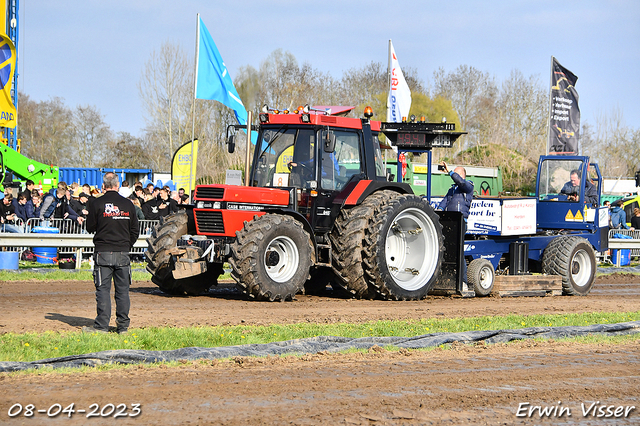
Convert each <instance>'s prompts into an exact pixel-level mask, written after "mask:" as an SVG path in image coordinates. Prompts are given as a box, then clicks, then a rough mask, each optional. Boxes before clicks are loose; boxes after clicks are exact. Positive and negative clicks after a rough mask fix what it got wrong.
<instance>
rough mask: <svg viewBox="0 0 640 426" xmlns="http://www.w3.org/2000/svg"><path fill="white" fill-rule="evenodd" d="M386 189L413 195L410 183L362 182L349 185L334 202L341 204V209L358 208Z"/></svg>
mask: <svg viewBox="0 0 640 426" xmlns="http://www.w3.org/2000/svg"><path fill="white" fill-rule="evenodd" d="M385 189H386V190H390V191H394V192H397V193H399V194H413V190H412V189H411V186H410V185H409V184H408V183H401V182H387V181H381V180H360V181H357V182H351V183H349V184H348V185H347V186H346V187H345V188H344V190H343V191H342V192H340V194H338V196H337V197H336V198H335V199H334V200H333V203H334V204H340V206H341V207H346V206H350V207H353V206H358V205H360V204H362V202H363V201H364V200H365V199H367V197H369V196H370V195H371V194H373V193H374V192H378V191H382V190H385Z"/></svg>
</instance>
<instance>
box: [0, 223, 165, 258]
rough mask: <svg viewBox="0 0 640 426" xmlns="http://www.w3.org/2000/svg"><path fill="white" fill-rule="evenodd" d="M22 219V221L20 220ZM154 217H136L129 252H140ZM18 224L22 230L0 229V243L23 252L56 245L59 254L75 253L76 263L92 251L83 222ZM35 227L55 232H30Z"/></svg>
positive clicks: (90, 234)
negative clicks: (136, 229) (134, 237)
mask: <svg viewBox="0 0 640 426" xmlns="http://www.w3.org/2000/svg"><path fill="white" fill-rule="evenodd" d="M20 222H21V221H20ZM158 223H159V221H157V220H140V221H138V226H139V232H140V234H139V236H138V240H137V241H136V243H135V244H134V246H133V248H132V249H131V251H130V254H134V255H142V254H143V253H144V252H145V251H146V249H147V239H148V238H149V236H150V235H151V231H152V229H153V227H154V226H155V225H156V224H158ZM20 226H21V227H22V229H23V230H24V233H8V232H0V247H5V250H9V251H19V252H22V251H24V250H25V249H26V248H29V247H57V249H58V254H76V263H77V264H78V265H79V264H80V261H81V259H82V255H83V254H88V255H91V254H93V248H94V247H93V234H92V233H89V232H87V229H86V223H83V224H82V225H81V224H79V223H78V222H77V221H75V220H71V219H38V218H32V219H29V220H27V223H26V224H23V223H21V224H20ZM36 227H46V228H57V229H58V230H59V232H58V233H55V234H54V233H44V232H43V233H39V232H33V231H34V228H36Z"/></svg>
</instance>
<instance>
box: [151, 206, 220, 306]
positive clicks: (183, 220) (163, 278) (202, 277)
mask: <svg viewBox="0 0 640 426" xmlns="http://www.w3.org/2000/svg"><path fill="white" fill-rule="evenodd" d="M187 223H188V217H187V214H186V212H184V211H183V210H181V211H179V212H178V213H174V214H172V215H169V216H166V217H164V218H161V219H160V223H159V224H158V225H156V226H155V227H154V228H153V230H152V231H151V236H150V237H149V239H148V240H147V244H148V245H149V247H148V249H147V251H146V252H145V260H146V262H147V271H149V272H150V273H151V275H152V276H151V281H152V282H153V283H154V284H156V285H157V286H158V287H159V288H160V290H162V291H163V292H165V293H167V294H173V295H184V294H188V295H197V294H200V293H202V292H205V291H207V290H208V289H209V288H210V287H211V286H212V285H214V284H217V283H218V277H219V276H220V275H221V274H222V272H223V268H222V266H223V265H222V263H208V264H207V271H206V272H205V273H203V274H199V275H196V276H193V277H188V278H183V279H178V280H177V279H175V278H174V277H173V270H174V269H175V262H174V260H175V259H173V258H172V255H171V250H172V249H174V248H176V247H177V243H178V239H179V238H180V237H181V236H182V235H185V234H186V233H187ZM200 254H201V253H200Z"/></svg>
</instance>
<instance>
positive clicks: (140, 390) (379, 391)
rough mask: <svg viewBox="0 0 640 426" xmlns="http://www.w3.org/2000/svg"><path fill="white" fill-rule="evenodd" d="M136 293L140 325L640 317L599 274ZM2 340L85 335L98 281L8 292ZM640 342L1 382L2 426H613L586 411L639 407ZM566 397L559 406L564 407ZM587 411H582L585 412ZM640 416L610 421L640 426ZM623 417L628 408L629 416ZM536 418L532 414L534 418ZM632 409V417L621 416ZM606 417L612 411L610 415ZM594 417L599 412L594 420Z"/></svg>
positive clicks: (621, 280) (632, 282) (213, 365)
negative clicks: (509, 283) (518, 287)
mask: <svg viewBox="0 0 640 426" xmlns="http://www.w3.org/2000/svg"><path fill="white" fill-rule="evenodd" d="M132 290H133V292H132V311H131V317H132V327H146V326H162V325H171V326H174V325H175V326H188V325H205V324H212V325H215V324H240V323H243V324H268V323H293V322H338V321H341V322H362V321H371V320H376V319H407V318H429V317H434V318H442V317H456V316H476V315H502V314H508V313H518V314H539V313H547V314H552V313H569V312H597V311H637V310H638V307H639V306H640V278H638V277H628V276H622V277H621V276H617V277H605V278H600V279H599V282H598V283H597V284H596V286H595V288H594V290H593V291H592V293H591V294H590V295H589V296H587V297H545V298H537V297H534V298H484V299H481V298H476V299H461V298H441V297H437V298H428V299H426V300H424V301H420V302H382V301H358V300H343V299H338V298H332V297H317V296H298V300H297V301H294V302H288V303H260V302H245V301H243V300H240V299H239V297H238V295H237V293H235V292H234V291H231V290H230V289H229V288H228V287H226V286H222V288H221V289H217V290H214V291H212V292H210V294H209V295H207V296H201V297H190V298H186V297H185V298H176V297H166V296H164V295H162V294H161V293H159V292H158V291H157V289H156V288H155V286H154V285H153V284H151V283H136V285H134V287H133V289H132ZM0 300H2V305H3V309H1V310H0V333H2V332H28V331H44V330H55V331H65V330H74V329H77V328H78V327H80V326H82V325H89V324H91V323H92V321H93V315H94V309H95V302H94V296H93V287H92V283H90V282H80V281H76V282H57V283H43V282H21V283H0ZM639 355H640V338H639V339H637V340H635V341H634V342H632V343H629V344H625V345H601V346H596V345H578V344H567V343H560V342H548V343H535V342H521V343H518V344H515V345H495V346H491V347H486V346H482V345H480V346H473V347H470V346H464V345H461V346H457V347H455V348H454V350H450V351H442V350H436V351H431V352H419V351H401V352H399V353H398V352H387V351H384V350H382V349H379V348H378V349H374V350H372V351H370V352H369V353H368V354H350V355H342V354H336V355H332V354H315V355H308V356H305V357H302V359H298V358H294V357H286V358H268V359H249V358H238V359H235V360H232V361H225V362H217V361H216V362H207V363H198V362H196V363H189V364H185V365H184V366H183V367H181V368H178V369H165V368H150V367H133V368H130V369H127V370H122V371H115V372H107V373H87V374H73V375H63V376H60V375H52V374H45V375H43V376H8V375H0V383H1V385H0V386H1V387H2V389H8V390H10V392H5V393H3V394H2V395H1V396H0V424H2V423H5V422H8V423H9V424H22V423H23V422H24V423H25V424H26V423H29V424H58V423H64V424H85V423H89V422H90V423H91V424H107V423H111V422H113V418H104V419H99V418H93V419H91V421H89V420H87V419H86V417H85V416H86V413H85V414H79V413H76V414H75V415H74V417H73V418H72V421H71V422H69V421H68V419H67V418H62V417H61V416H58V417H57V418H55V419H53V418H47V416H46V414H44V413H39V414H36V415H35V416H34V417H35V418H37V419H39V420H35V419H28V418H25V417H24V416H22V415H20V416H16V417H14V418H11V419H10V418H9V417H8V414H7V413H8V410H9V407H11V406H12V405H13V404H15V403H20V404H22V405H23V406H24V405H27V404H29V403H32V404H35V405H36V408H37V409H41V408H42V409H48V408H49V407H50V406H52V405H53V404H56V403H60V404H62V406H63V407H65V406H67V405H69V404H70V403H72V402H73V403H75V404H76V406H75V408H76V409H88V408H89V406H90V405H91V404H92V403H97V404H100V406H101V407H103V406H104V405H106V404H108V403H113V404H115V405H117V404H120V403H123V404H128V405H127V408H128V412H131V404H133V403H140V404H142V405H141V407H142V413H141V414H140V415H139V416H138V417H135V418H131V419H119V420H120V422H121V423H122V424H185V423H187V422H188V421H190V422H191V424H223V425H246V424H258V425H271V424H275V425H279V424H313V425H315V424H318V425H319V424H322V425H329V424H364V425H366V424H388V425H418V424H467V423H474V424H513V423H528V424H538V423H540V422H541V421H542V422H545V423H549V424H551V423H553V424H561V423H572V424H575V423H579V424H602V421H603V420H604V419H603V418H598V417H594V416H591V415H587V416H584V415H583V413H582V406H581V404H583V403H584V404H585V407H586V408H588V407H589V406H590V405H591V404H592V403H593V402H595V401H601V403H602V404H606V405H614V406H615V407H614V408H613V409H612V410H615V408H616V407H617V406H622V407H627V406H629V407H630V406H635V407H639V408H640V401H639V400H638V395H639V394H640V356H639ZM558 401H561V404H558ZM527 402H528V403H530V404H531V405H539V406H542V407H543V408H544V407H547V408H549V409H551V408H553V407H556V406H558V405H559V406H560V407H566V408H568V409H569V410H570V411H571V416H570V417H569V416H567V414H566V413H567V412H566V410H565V411H564V413H565V414H564V416H563V417H561V418H556V417H554V416H551V417H544V418H543V419H540V417H539V415H538V412H537V411H536V413H535V414H534V415H533V416H532V417H530V418H528V417H517V416H516V413H517V411H518V409H519V407H524V406H523V405H520V404H524V403H527ZM586 408H585V409H586ZM639 408H634V409H631V408H624V409H628V410H630V411H628V415H627V416H626V417H624V416H623V417H619V418H615V419H612V418H609V419H608V420H609V421H610V422H611V424H614V423H615V424H621V423H622V424H624V423H627V424H640V413H639ZM624 409H623V410H624ZM525 411H526V410H525ZM623 412H624V411H623ZM604 413H605V415H606V410H605V412H604ZM597 414H598V413H597V412H596V416H597Z"/></svg>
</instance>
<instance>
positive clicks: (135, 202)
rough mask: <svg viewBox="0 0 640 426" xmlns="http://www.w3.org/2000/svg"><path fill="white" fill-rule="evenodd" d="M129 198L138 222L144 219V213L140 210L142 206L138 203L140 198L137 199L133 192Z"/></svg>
mask: <svg viewBox="0 0 640 426" xmlns="http://www.w3.org/2000/svg"><path fill="white" fill-rule="evenodd" d="M140 188H142V187H140ZM129 199H130V200H131V202H132V203H133V207H135V209H136V216H137V217H138V223H139V222H140V221H141V220H145V217H144V213H143V212H142V206H141V205H140V200H139V199H138V197H136V195H135V194H131V196H130V197H129Z"/></svg>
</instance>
